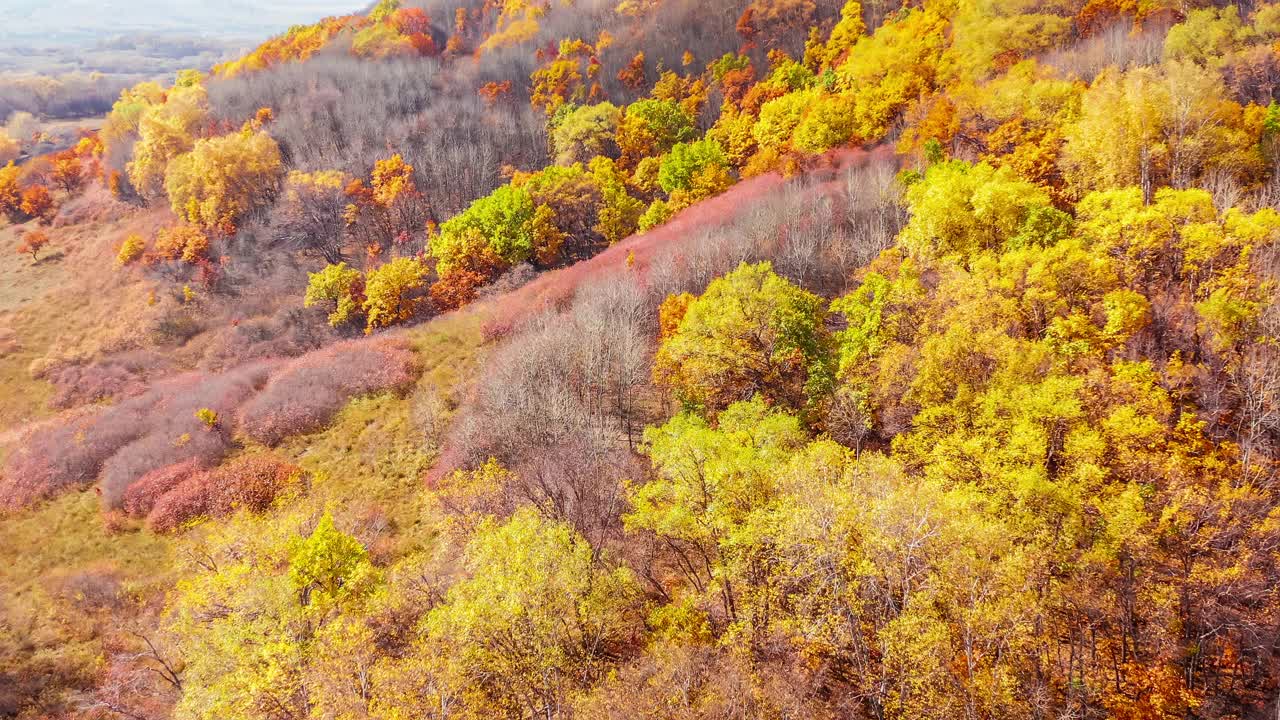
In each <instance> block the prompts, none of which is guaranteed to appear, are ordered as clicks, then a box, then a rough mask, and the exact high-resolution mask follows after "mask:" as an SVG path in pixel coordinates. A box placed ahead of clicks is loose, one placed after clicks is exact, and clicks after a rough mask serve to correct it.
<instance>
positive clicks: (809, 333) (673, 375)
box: [653, 262, 831, 413]
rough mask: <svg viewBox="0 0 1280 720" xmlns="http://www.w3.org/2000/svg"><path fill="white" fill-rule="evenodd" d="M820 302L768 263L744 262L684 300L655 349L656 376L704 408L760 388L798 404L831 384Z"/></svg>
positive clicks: (774, 399)
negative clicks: (673, 323) (671, 329)
mask: <svg viewBox="0 0 1280 720" xmlns="http://www.w3.org/2000/svg"><path fill="white" fill-rule="evenodd" d="M825 304H826V303H825V301H824V300H823V299H822V298H820V297H818V296H816V295H814V294H812V293H809V292H807V291H805V290H802V289H801V288H799V287H797V286H795V285H794V284H792V283H791V282H789V281H787V280H786V279H784V278H781V277H779V276H778V275H777V274H775V273H774V272H773V267H772V266H771V265H770V264H769V263H767V262H763V263H758V264H755V265H747V264H746V263H743V264H742V265H739V266H738V268H737V269H736V270H734V271H733V272H731V273H729V274H727V275H725V276H724V277H721V278H718V279H716V280H714V281H712V283H711V284H710V285H709V286H707V290H706V292H704V293H703V294H702V295H701V296H700V297H699V298H698V299H697V300H695V301H694V302H692V303H691V304H689V306H688V309H687V311H686V312H685V313H684V316H683V318H681V319H680V321H679V326H678V327H677V329H676V331H675V333H673V334H672V335H671V336H670V337H667V338H666V339H665V340H664V341H663V342H662V345H661V346H660V347H659V349H658V354H657V356H656V357H655V358H654V370H653V372H654V377H655V379H656V380H657V381H658V382H659V384H661V385H663V386H664V387H667V388H668V389H670V390H671V391H672V392H673V393H674V394H675V395H676V397H677V398H679V399H680V400H681V402H683V403H685V404H686V405H688V406H690V407H696V408H701V409H704V410H705V411H706V412H708V413H715V412H718V411H720V410H723V409H724V408H726V407H728V406H729V405H730V404H731V403H733V402H735V401H738V400H745V399H749V398H751V397H752V396H754V395H755V394H757V393H760V394H763V396H764V397H766V398H768V399H769V400H770V401H772V402H778V403H782V404H784V405H788V406H790V407H792V408H797V409H799V408H803V407H805V406H806V405H808V404H812V403H814V402H816V401H817V400H818V399H819V398H820V397H821V396H822V395H823V394H824V393H825V392H827V391H828V390H829V389H830V386H831V368H830V364H831V342H830V337H829V335H828V333H827V331H826V328H825V327H824V322H825V319H826V307H825Z"/></svg>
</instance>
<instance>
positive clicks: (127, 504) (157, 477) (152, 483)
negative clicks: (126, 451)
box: [121, 460, 204, 518]
mask: <svg viewBox="0 0 1280 720" xmlns="http://www.w3.org/2000/svg"><path fill="white" fill-rule="evenodd" d="M203 470H204V468H203V466H202V465H201V464H200V463H199V462H197V461H196V460H185V461H183V462H180V463H175V464H173V465H166V466H164V467H162V468H157V469H155V470H152V471H151V472H149V473H147V474H146V475H143V476H142V477H140V478H138V480H137V482H135V483H133V484H132V485H130V486H129V487H128V489H126V490H125V491H124V497H123V500H122V502H121V507H122V508H123V509H124V511H125V513H126V514H128V515H129V516H130V517H135V518H142V517H146V516H147V515H149V514H150V513H151V510H152V509H153V508H154V507H155V505H156V502H157V501H158V500H160V498H162V497H164V496H165V495H167V494H168V493H169V492H171V491H172V490H173V489H174V488H177V487H178V486H180V485H183V484H184V483H185V482H186V481H187V480H189V479H190V478H191V477H193V476H195V475H198V474H200V473H201V472H203Z"/></svg>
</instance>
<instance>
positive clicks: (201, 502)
mask: <svg viewBox="0 0 1280 720" xmlns="http://www.w3.org/2000/svg"><path fill="white" fill-rule="evenodd" d="M180 470H181V468H178V467H175V468H174V471H173V472H172V473H169V474H164V475H161V474H158V475H157V476H156V479H155V480H154V481H153V486H152V487H154V488H155V489H159V488H160V487H162V483H163V482H165V481H171V480H173V479H175V478H178V477H181V479H180V482H179V483H178V484H176V485H173V486H171V487H170V489H168V490H167V491H165V492H163V494H161V495H160V496H159V497H157V498H155V499H154V500H153V505H152V507H151V509H150V512H149V513H148V515H147V525H148V526H150V527H151V529H152V530H155V531H157V532H170V531H173V530H175V529H177V528H180V527H182V526H183V525H186V524H187V523H189V522H191V521H192V520H195V519H197V518H200V517H223V516H226V515H230V514H231V513H234V512H236V511H237V510H241V509H244V510H249V511H251V512H262V511H263V510H266V509H267V508H269V507H270V506H271V503H273V502H275V499H276V498H277V497H278V496H279V495H280V494H281V492H282V491H284V490H285V489H287V488H289V487H291V486H294V485H296V484H298V483H299V482H300V481H301V480H302V470H301V468H299V467H297V466H296V465H292V464H290V463H288V462H285V461H283V460H281V459H279V458H276V457H274V456H271V455H250V456H246V457H241V458H237V459H235V460H233V461H231V462H229V463H227V464H226V465H223V466H221V467H218V468H215V469H213V470H209V471H207V472H196V473H187V474H186V475H185V476H180Z"/></svg>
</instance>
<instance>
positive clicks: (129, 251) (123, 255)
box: [116, 233, 147, 265]
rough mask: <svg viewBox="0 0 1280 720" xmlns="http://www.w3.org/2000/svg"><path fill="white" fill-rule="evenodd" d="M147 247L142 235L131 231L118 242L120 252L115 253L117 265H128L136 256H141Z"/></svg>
mask: <svg viewBox="0 0 1280 720" xmlns="http://www.w3.org/2000/svg"><path fill="white" fill-rule="evenodd" d="M146 249H147V243H146V241H145V240H143V239H142V236H141V235H139V234H137V233H132V234H131V235H129V237H126V238H125V239H124V242H123V243H121V244H120V252H119V253H118V254H117V255H116V263H117V264H119V265H128V264H129V263H132V262H133V261H135V260H137V259H138V258H140V257H142V253H143V251H144V250H146Z"/></svg>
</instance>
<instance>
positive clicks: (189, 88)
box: [126, 83, 209, 198]
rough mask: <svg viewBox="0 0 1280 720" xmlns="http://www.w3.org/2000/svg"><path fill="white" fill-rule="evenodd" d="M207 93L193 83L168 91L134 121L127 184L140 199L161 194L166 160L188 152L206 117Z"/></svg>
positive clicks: (166, 164) (202, 87)
mask: <svg viewBox="0 0 1280 720" xmlns="http://www.w3.org/2000/svg"><path fill="white" fill-rule="evenodd" d="M208 112H209V111H208V94H207V93H206V92H205V89H204V86H203V85H200V84H199V83H194V84H190V85H185V86H178V87H175V88H173V89H172V90H170V91H169V95H168V97H167V98H166V99H165V100H164V102H163V103H160V104H153V105H147V106H146V107H145V108H144V109H143V110H142V111H141V114H140V115H139V118H138V142H137V143H135V144H134V146H133V160H131V161H130V162H129V164H128V166H126V171H127V172H128V175H129V182H131V183H132V184H133V187H134V189H135V190H137V191H138V192H139V193H140V194H141V195H142V196H143V197H146V198H158V197H160V194H161V193H162V192H164V184H165V171H166V170H167V169H168V167H169V161H170V160H173V159H174V158H176V157H177V156H179V155H181V154H182V153H185V152H187V151H189V150H190V149H191V147H192V146H193V145H194V144H195V139H196V134H197V132H198V130H199V129H200V126H201V125H202V124H203V123H204V122H205V118H206V117H207V116H208Z"/></svg>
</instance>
